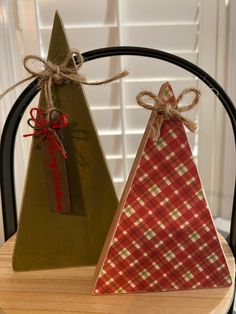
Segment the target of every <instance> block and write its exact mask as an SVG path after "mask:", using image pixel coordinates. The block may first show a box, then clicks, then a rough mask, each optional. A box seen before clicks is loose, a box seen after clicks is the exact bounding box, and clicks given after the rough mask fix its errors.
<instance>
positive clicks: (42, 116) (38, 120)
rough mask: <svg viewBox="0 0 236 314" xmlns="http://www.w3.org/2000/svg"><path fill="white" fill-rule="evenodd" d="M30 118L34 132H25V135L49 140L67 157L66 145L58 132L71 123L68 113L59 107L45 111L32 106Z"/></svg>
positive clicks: (29, 122) (30, 124)
mask: <svg viewBox="0 0 236 314" xmlns="http://www.w3.org/2000/svg"><path fill="white" fill-rule="evenodd" d="M30 117H31V118H30V119H28V124H29V126H30V127H31V128H33V129H34V132H33V133H30V134H24V135H23V136H24V137H28V136H35V137H38V136H40V137H42V140H41V142H42V141H44V140H46V139H47V140H49V141H52V142H53V144H55V146H56V147H57V149H58V150H59V151H60V153H61V154H62V155H63V157H64V158H67V154H66V151H65V149H64V145H63V143H62V141H61V139H60V135H59V134H58V132H59V131H60V130H62V129H64V128H65V127H67V126H68V124H69V119H68V115H67V114H65V113H62V112H61V110H59V109H53V110H50V111H49V112H48V111H47V110H46V111H45V112H43V110H42V109H40V108H32V109H31V110H30Z"/></svg>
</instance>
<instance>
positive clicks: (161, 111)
mask: <svg viewBox="0 0 236 314" xmlns="http://www.w3.org/2000/svg"><path fill="white" fill-rule="evenodd" d="M191 93H193V94H194V98H193V99H192V101H191V103H190V104H188V105H185V106H181V107H178V104H179V103H180V102H181V100H182V99H183V97H184V96H185V95H187V94H191ZM199 99H200V91H199V90H198V89H196V88H186V89H184V90H183V91H182V92H181V94H180V95H179V96H178V98H177V99H176V101H175V102H174V103H164V102H163V100H162V99H161V98H160V97H158V96H157V95H156V94H155V93H152V92H149V91H146V90H144V91H141V92H140V93H139V94H138V95H137V96H136V100H137V103H138V104H139V106H141V107H143V108H146V109H148V110H151V111H154V112H155V113H156V116H155V119H154V124H153V125H152V131H153V139H154V140H155V141H157V140H158V138H159V137H160V131H161V127H162V124H163V122H164V121H165V120H171V119H175V118H177V119H180V120H181V121H182V122H183V124H184V125H185V126H186V127H187V129H188V130H189V131H191V132H196V131H197V129H198V124H197V123H196V122H194V121H192V120H190V119H188V118H186V117H184V116H183V115H182V113H183V112H187V111H189V110H191V109H193V108H194V107H195V106H196V105H197V104H198V102H199ZM150 102H151V103H153V104H154V105H150Z"/></svg>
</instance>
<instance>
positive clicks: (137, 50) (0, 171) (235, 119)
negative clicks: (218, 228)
mask: <svg viewBox="0 0 236 314" xmlns="http://www.w3.org/2000/svg"><path fill="white" fill-rule="evenodd" d="M82 55H83V57H84V61H85V62H88V61H91V60H95V59H99V58H104V57H112V56H118V55H133V56H142V57H149V58H154V59H161V60H164V61H167V62H169V63H172V64H175V65H177V66H179V67H181V68H183V69H185V70H187V71H189V72H191V73H192V74H194V75H196V76H197V77H198V78H199V79H200V80H202V81H203V82H204V83H205V84H206V85H207V86H208V87H209V88H211V90H212V91H213V93H215V95H216V96H217V97H218V99H219V100H220V101H221V103H222V104H223V106H224V108H225V110H226V111H227V114H228V116H229V118H230V121H231V124H232V128H233V132H234V138H235V140H236V108H235V106H234V104H233V103H232V101H231V100H230V98H229V97H228V95H227V94H226V92H225V91H224V89H223V88H222V87H221V86H220V85H219V84H218V83H217V82H216V81H215V80H214V79H213V78H212V77H211V76H210V75H209V74H207V73H206V72H205V71H204V70H202V69H201V68H199V67H198V66H196V65H194V64H193V63H191V62H189V61H186V60H185V59H183V58H180V57H177V56H175V55H173V54H170V53H167V52H163V51H160V50H155V49H150V48H142V47H126V46H124V47H109V48H101V49H96V50H91V51H88V52H85V53H83V54H82ZM39 90H40V87H39V85H38V79H35V80H34V81H33V82H32V83H31V84H30V85H29V86H28V87H27V88H26V89H25V90H24V91H23V92H22V94H21V95H20V96H19V97H18V99H17V100H16V102H15V104H14V105H13V107H12V109H11V111H10V113H9V115H8V117H7V119H6V123H5V125H4V129H3V133H2V139H1V147H0V184H1V196H2V209H3V224H4V234H5V240H7V239H8V238H10V237H11V236H12V235H13V234H14V233H15V232H16V230H17V212H16V201H15V187H14V167H13V159H14V144H15V136H16V132H17V129H18V126H19V123H20V121H21V118H22V116H23V113H24V111H25V110H26V108H27V106H28V105H29V103H30V102H31V100H32V99H33V98H34V97H35V96H36V94H37V93H38V92H39ZM235 207H236V185H235V188H234V199H233V208H232V216H231V228H230V233H229V236H228V243H229V246H230V248H231V249H232V252H233V254H234V256H235V254H236V215H235V211H236V208H235ZM229 313H233V303H232V306H231V309H230V311H229Z"/></svg>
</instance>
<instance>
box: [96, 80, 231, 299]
mask: <svg viewBox="0 0 236 314" xmlns="http://www.w3.org/2000/svg"><path fill="white" fill-rule="evenodd" d="M173 97H174V95H173V92H172V89H171V87H170V86H169V85H167V87H166V90H165V92H164V96H163V99H164V100H165V101H166V102H172V101H173ZM230 284H231V277H230V274H229V270H228V266H227V263H226V260H225V257H224V255H223V252H222V248H221V245H220V243H219V240H218V237H217V233H216V229H215V227H214V223H213V221H212V217H211V214H210V211H209V208H208V205H207V202H206V199H205V196H204V192H203V190H202V186H201V183H200V180H199V177H198V172H197V169H196V166H195V163H194V161H193V158H192V154H191V150H190V147H189V144H188V141H187V137H186V134H185V131H184V128H183V125H182V123H181V122H180V121H179V120H174V121H173V120H172V121H165V122H164V124H163V127H162V130H161V138H159V140H158V142H157V143H155V142H153V140H152V139H151V138H149V139H148V141H147V143H146V146H145V149H144V151H143V154H142V157H141V160H140V163H139V165H138V168H137V172H136V174H135V177H134V180H133V183H132V186H131V189H130V192H129V194H128V197H127V200H126V204H125V206H124V208H123V211H122V214H121V216H120V220H119V221H118V222H117V226H116V231H115V234H114V237H113V239H112V241H111V243H110V247H109V249H108V252H107V255H106V257H105V260H104V263H103V266H102V269H101V270H100V273H99V276H98V279H97V281H96V285H95V288H94V294H106V293H115V294H120V293H134V292H151V291H167V290H183V289H197V288H214V287H226V286H229V285H230Z"/></svg>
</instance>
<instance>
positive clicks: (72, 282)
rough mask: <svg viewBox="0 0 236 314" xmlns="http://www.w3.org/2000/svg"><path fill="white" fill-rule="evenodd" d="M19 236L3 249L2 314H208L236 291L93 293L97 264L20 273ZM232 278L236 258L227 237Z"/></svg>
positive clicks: (222, 307) (223, 306)
mask: <svg viewBox="0 0 236 314" xmlns="http://www.w3.org/2000/svg"><path fill="white" fill-rule="evenodd" d="M14 241H15V237H12V238H11V239H10V240H8V241H7V242H6V243H5V244H4V245H3V246H2V247H1V248H0V313H11V314H13V313H14V314H15V313H33V314H34V313H59V314H62V313H82V314H88V313H97V314H103V313H109V314H116V313H117V314H128V313H135V314H139V313H140V314H141V313H142V314H143V313H145V314H150V313H151V314H154V313H155V314H156V313H157V314H159V313H160V314H185V313H186V314H195V313H196V314H204V313H207V314H209V313H217V314H223V313H226V312H227V310H228V309H229V306H230V303H231V300H232V298H233V293H234V287H233V286H234V285H232V286H231V287H229V288H215V289H201V290H191V291H178V292H176V291H174V292H157V293H143V294H133V295H119V296H118V295H115V296H92V295H91V289H92V278H93V274H94V267H82V268H67V269H56V270H43V271H29V272H14V271H13V270H12V266H11V256H12V250H13V246H14ZM221 242H222V245H223V250H224V252H225V255H226V258H227V261H228V264H229V268H230V272H231V275H232V278H235V263H234V258H233V255H232V253H231V250H230V249H229V247H228V245H227V243H226V241H225V240H224V239H223V238H222V237H221Z"/></svg>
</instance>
